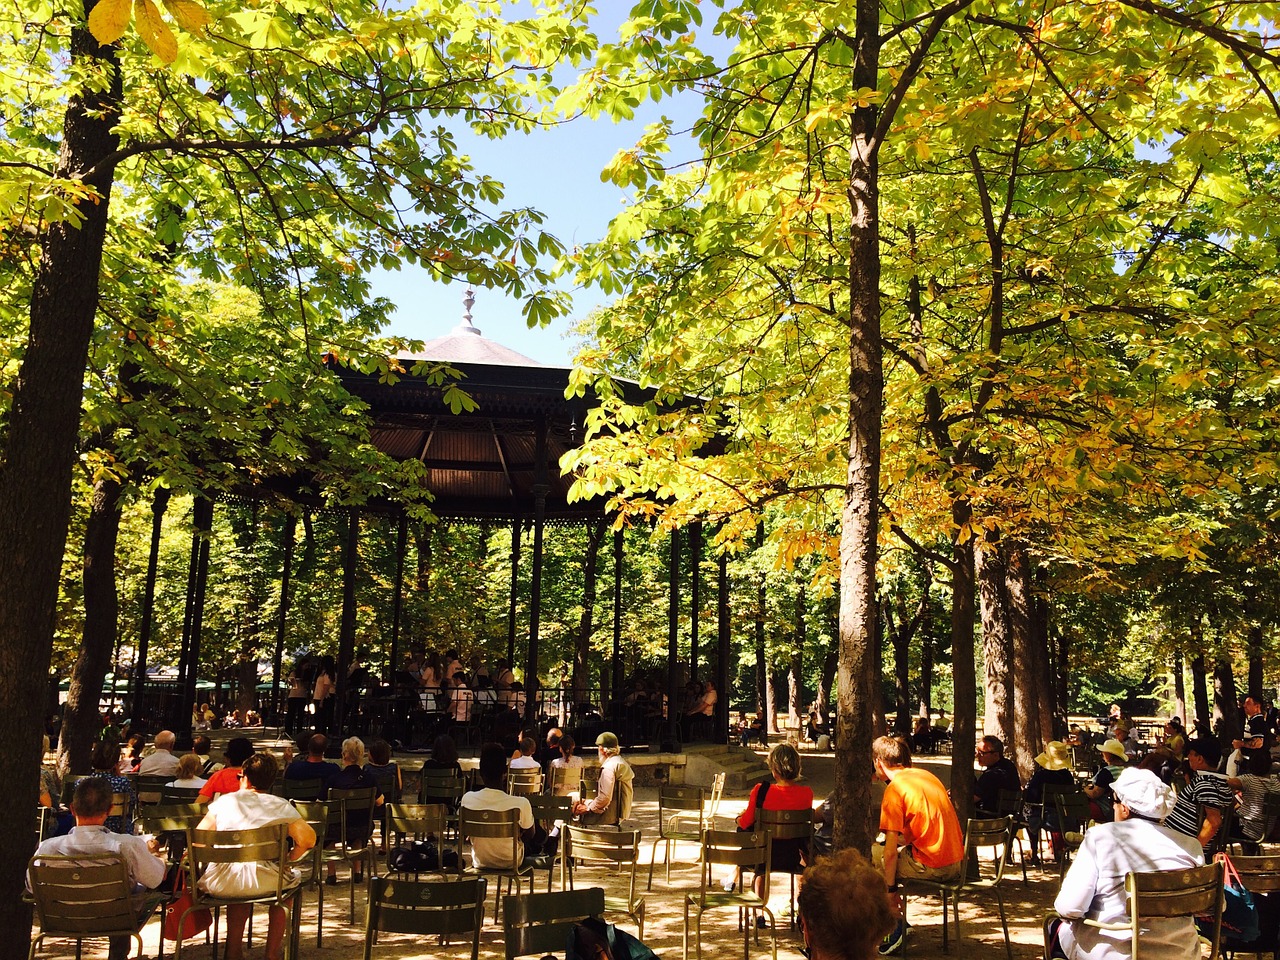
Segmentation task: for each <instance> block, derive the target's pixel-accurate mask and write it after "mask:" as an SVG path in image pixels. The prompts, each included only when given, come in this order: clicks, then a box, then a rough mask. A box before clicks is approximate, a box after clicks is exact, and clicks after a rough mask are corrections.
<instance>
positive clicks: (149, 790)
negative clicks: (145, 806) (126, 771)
mask: <svg viewBox="0 0 1280 960" xmlns="http://www.w3.org/2000/svg"><path fill="white" fill-rule="evenodd" d="M172 779H173V777H171V776H168V775H166V774H159V773H145V774H144V773H140V774H138V779H137V780H136V781H135V782H134V788H135V789H136V790H137V791H138V803H140V804H142V803H159V802H160V800H161V797H160V793H161V791H162V790H164V785H165V784H166V783H168V782H169V781H170V780H172Z"/></svg>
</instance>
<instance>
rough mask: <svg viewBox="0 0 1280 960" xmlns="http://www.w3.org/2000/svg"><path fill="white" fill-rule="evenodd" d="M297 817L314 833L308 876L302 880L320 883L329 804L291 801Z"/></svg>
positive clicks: (321, 801) (319, 801)
mask: <svg viewBox="0 0 1280 960" xmlns="http://www.w3.org/2000/svg"><path fill="white" fill-rule="evenodd" d="M290 803H292V804H293V808H294V809H295V810H297V811H298V816H300V817H302V819H303V820H305V821H306V822H307V825H308V826H310V827H311V829H312V830H314V831H315V832H316V845H315V846H314V847H312V848H311V853H310V858H311V863H310V876H309V877H308V878H304V880H305V882H308V883H319V882H321V879H322V876H321V872H320V870H321V866H322V864H323V863H324V841H325V833H326V832H327V831H328V829H329V804H328V803H327V802H326V801H324V800H291V801H290Z"/></svg>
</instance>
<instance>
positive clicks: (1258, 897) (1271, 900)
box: [1222, 857, 1280, 957]
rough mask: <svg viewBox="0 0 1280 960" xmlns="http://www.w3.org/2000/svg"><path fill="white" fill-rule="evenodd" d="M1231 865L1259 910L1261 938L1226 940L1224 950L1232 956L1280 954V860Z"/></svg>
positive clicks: (1261, 859)
mask: <svg viewBox="0 0 1280 960" xmlns="http://www.w3.org/2000/svg"><path fill="white" fill-rule="evenodd" d="M1231 865H1232V866H1233V867H1235V868H1236V873H1238V874H1240V881H1241V883H1243V884H1244V886H1245V889H1246V890H1248V891H1249V892H1250V893H1251V894H1253V899H1254V903H1255V904H1257V907H1258V923H1259V927H1260V931H1259V936H1258V939H1256V940H1251V941H1249V942H1247V943H1244V942H1237V941H1236V940H1234V939H1233V938H1232V937H1231V935H1230V934H1229V933H1227V934H1224V936H1223V944H1222V946H1223V949H1224V950H1226V951H1229V952H1231V953H1261V952H1269V953H1271V954H1272V955H1273V957H1274V955H1275V954H1276V952H1277V951H1280V857H1232V858H1231Z"/></svg>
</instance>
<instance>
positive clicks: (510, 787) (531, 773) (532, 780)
mask: <svg viewBox="0 0 1280 960" xmlns="http://www.w3.org/2000/svg"><path fill="white" fill-rule="evenodd" d="M541 792H542V771H541V770H508V771H507V793H509V794H511V795H512V796H516V797H528V796H532V795H533V794H535V793H541Z"/></svg>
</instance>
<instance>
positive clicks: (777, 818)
mask: <svg viewBox="0 0 1280 960" xmlns="http://www.w3.org/2000/svg"><path fill="white" fill-rule="evenodd" d="M755 829H757V830H759V831H761V832H763V833H765V834H766V835H767V836H768V837H769V839H770V840H771V841H772V840H802V841H804V844H805V846H807V845H808V843H809V841H810V840H811V839H813V811H812V810H811V809H807V808H806V809H803V810H766V809H764V808H763V807H762V808H761V809H759V810H757V811H756V822H755Z"/></svg>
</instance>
